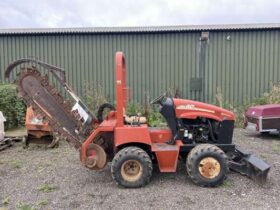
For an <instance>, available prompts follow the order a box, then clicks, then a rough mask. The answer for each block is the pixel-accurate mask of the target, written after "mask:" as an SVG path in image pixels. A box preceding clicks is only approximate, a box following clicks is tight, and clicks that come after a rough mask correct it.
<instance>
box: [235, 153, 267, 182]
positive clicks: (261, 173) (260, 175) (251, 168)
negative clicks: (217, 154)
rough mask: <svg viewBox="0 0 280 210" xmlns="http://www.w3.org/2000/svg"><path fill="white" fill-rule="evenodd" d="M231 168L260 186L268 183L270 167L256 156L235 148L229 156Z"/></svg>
mask: <svg viewBox="0 0 280 210" xmlns="http://www.w3.org/2000/svg"><path fill="white" fill-rule="evenodd" d="M229 158H230V160H229V168H230V169H231V170H233V171H235V172H238V173H241V174H243V175H246V176H248V177H249V178H251V179H253V180H254V181H255V182H257V183H258V184H259V185H263V184H264V183H265V182H266V179H267V175H268V172H269V170H270V167H271V166H270V165H269V164H267V163H266V162H265V161H263V160H261V159H259V158H257V157H256V156H254V155H252V154H250V153H247V152H245V151H243V150H241V149H239V148H238V149H237V148H235V150H234V151H233V153H231V154H230V155H229Z"/></svg>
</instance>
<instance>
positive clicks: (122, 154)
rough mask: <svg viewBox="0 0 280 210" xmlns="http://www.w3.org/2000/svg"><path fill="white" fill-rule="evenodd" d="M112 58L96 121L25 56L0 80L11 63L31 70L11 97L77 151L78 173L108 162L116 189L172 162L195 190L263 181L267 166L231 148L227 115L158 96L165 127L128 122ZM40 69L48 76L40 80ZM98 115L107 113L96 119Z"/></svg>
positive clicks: (58, 72)
mask: <svg viewBox="0 0 280 210" xmlns="http://www.w3.org/2000/svg"><path fill="white" fill-rule="evenodd" d="M115 59H116V60H115V62H116V64H115V65H116V72H115V77H116V79H115V86H116V94H115V95H116V107H114V106H113V105H111V104H103V105H101V106H100V108H99V110H98V113H97V116H96V117H95V116H94V115H93V114H92V113H91V112H90V111H89V110H88V108H87V107H86V106H85V105H84V103H83V102H82V101H81V100H80V99H79V97H78V96H77V95H76V94H75V93H74V92H73V91H72V90H71V88H70V87H69V85H68V84H67V83H66V77H65V71H64V70H63V69H61V68H58V67H55V66H52V65H49V64H47V63H44V62H41V61H38V60H34V59H28V58H27V59H20V60H17V61H15V62H14V63H12V64H10V65H9V67H8V68H7V70H6V73H5V75H6V77H7V78H8V77H9V76H10V74H11V72H12V70H13V69H15V67H16V66H18V65H21V64H24V63H30V64H32V65H31V67H27V68H22V69H21V71H20V72H19V74H18V77H17V80H16V84H17V90H18V93H19V95H20V96H21V97H22V98H23V100H24V101H25V103H26V104H27V105H28V106H32V107H33V108H34V110H35V111H36V113H40V114H41V115H42V116H44V117H46V118H47V119H48V122H49V126H51V128H52V130H53V131H54V132H57V133H58V134H60V135H61V136H62V138H64V139H66V140H67V141H68V142H69V143H70V144H71V145H73V146H74V147H75V148H76V149H78V150H79V152H80V160H81V163H82V164H83V165H84V166H85V167H87V168H89V169H92V170H100V169H103V168H104V167H105V166H106V164H107V162H108V161H111V162H112V163H111V173H112V177H113V179H114V180H115V181H116V182H117V183H118V184H119V185H121V186H124V187H142V186H144V185H146V184H147V183H148V182H149V181H150V178H151V176H152V171H153V168H154V167H159V170H160V172H176V169H177V164H178V160H183V161H185V163H186V169H187V173H188V175H189V177H190V179H191V180H192V181H193V182H194V183H196V184H198V185H200V186H207V187H212V186H217V185H220V184H221V183H223V181H224V180H225V178H226V175H227V173H228V170H229V169H232V170H234V171H237V172H240V173H241V174H244V175H247V176H249V177H250V178H252V179H254V180H256V181H257V182H258V183H260V184H262V183H264V182H265V181H266V178H267V174H268V171H269V169H270V165H268V164H267V163H265V162H264V161H262V160H260V159H258V158H257V157H255V156H253V155H251V154H248V153H246V152H243V151H242V150H240V149H238V148H237V147H236V146H235V145H234V144H233V143H232V135H233V129H234V121H235V116H234V114H233V113H232V112H230V111H227V110H225V109H222V108H219V107H216V106H213V105H209V104H205V103H201V102H197V101H192V100H187V99H179V98H170V97H166V96H165V95H164V94H163V95H161V96H159V97H158V98H156V99H154V100H153V101H152V102H151V103H152V104H157V105H158V106H160V113H161V114H162V115H163V116H164V118H165V119H166V122H167V124H168V128H165V129H161V128H150V127H148V125H147V123H146V120H145V118H144V117H141V116H138V115H135V116H132V117H128V116H127V115H126V103H127V87H126V67H125V58H124V54H123V53H122V52H117V53H116V58H115ZM42 68H45V69H47V70H48V72H49V75H45V76H42V75H41V73H40V72H39V69H42ZM49 76H53V77H54V78H56V79H57V80H58V81H59V83H60V84H61V86H62V87H63V88H64V89H65V90H66V92H68V93H69V94H70V96H71V98H72V100H65V99H64V97H63V96H62V94H61V93H60V92H59V91H58V88H55V87H54V86H53V84H51V83H50V81H49ZM56 84H58V83H56ZM60 89H62V88H60ZM68 98H69V97H68ZM105 109H109V110H110V112H109V113H108V114H107V115H106V116H105V117H103V112H104V110H105Z"/></svg>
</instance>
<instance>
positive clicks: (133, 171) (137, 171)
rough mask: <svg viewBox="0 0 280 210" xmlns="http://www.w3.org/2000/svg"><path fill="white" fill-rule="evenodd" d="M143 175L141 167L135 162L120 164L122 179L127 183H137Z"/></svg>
mask: <svg viewBox="0 0 280 210" xmlns="http://www.w3.org/2000/svg"><path fill="white" fill-rule="evenodd" d="M142 173H143V169H142V165H141V164H140V162H139V161H137V160H127V161H125V162H124V163H123V164H122V167H121V174H122V177H123V178H124V179H125V180H126V181H129V182H135V181H137V180H138V179H139V178H140V177H141V175H142Z"/></svg>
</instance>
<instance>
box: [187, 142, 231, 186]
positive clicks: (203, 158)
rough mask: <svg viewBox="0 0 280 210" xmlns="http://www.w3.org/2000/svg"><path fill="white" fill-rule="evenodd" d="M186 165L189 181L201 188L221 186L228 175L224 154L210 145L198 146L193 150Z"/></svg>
mask: <svg viewBox="0 0 280 210" xmlns="http://www.w3.org/2000/svg"><path fill="white" fill-rule="evenodd" d="M186 165H187V172H188V174H189V176H190V178H191V180H192V181H193V182H194V183H195V184H197V185H199V186H203V187H216V186H218V185H221V184H222V183H223V182H224V180H225V179H226V176H227V173H228V163H227V156H226V154H225V153H224V152H223V151H222V150H221V149H220V148H219V147H217V146H215V145H211V144H200V145H198V146H196V147H195V148H193V149H192V150H191V152H190V153H189V155H188V157H187V162H186Z"/></svg>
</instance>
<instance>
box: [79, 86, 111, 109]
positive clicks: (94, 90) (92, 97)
mask: <svg viewBox="0 0 280 210" xmlns="http://www.w3.org/2000/svg"><path fill="white" fill-rule="evenodd" d="M84 99H85V103H86V105H87V107H88V108H89V110H90V111H91V112H92V113H96V112H97V110H98V108H99V106H100V105H102V104H104V103H107V102H108V99H107V96H106V95H105V92H104V88H103V87H102V85H100V84H97V85H95V84H92V83H88V84H85V93H84Z"/></svg>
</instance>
